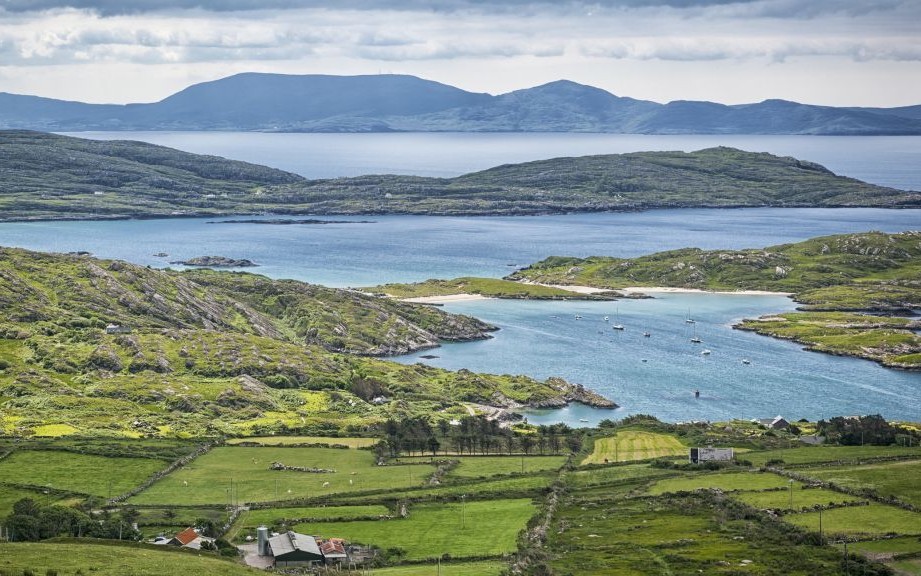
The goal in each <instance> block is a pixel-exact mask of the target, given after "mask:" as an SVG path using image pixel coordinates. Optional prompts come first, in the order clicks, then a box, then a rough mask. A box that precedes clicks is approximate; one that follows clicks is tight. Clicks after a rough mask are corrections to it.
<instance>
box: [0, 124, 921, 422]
mask: <svg viewBox="0 0 921 576" xmlns="http://www.w3.org/2000/svg"><path fill="white" fill-rule="evenodd" d="M77 135H79V136H84V137H95V138H103V139H112V138H122V139H137V140H144V141H148V142H153V143H158V144H164V145H168V146H173V147H176V148H179V149H183V150H188V151H191V152H198V153H208V154H217V155H221V156H225V157H229V158H235V159H240V160H246V161H250V162H256V163H260V164H266V165H270V166H274V167H278V168H282V169H287V170H291V171H294V172H297V173H299V174H302V175H304V176H306V177H310V178H320V177H335V176H349V175H359V174H366V173H398V174H418V175H428V176H454V175H457V174H461V173H465V172H469V171H471V170H479V169H484V168H488V167H491V166H495V165H497V164H501V163H507V162H521V161H528V160H536V159H542V158H550V157H558V156H576V155H583V154H600V153H619V152H631V151H638V150H696V149H700V148H705V147H710V146H717V145H726V146H734V147H737V148H742V149H746V150H752V151H768V152H772V153H775V154H781V155H791V156H795V157H798V158H802V159H807V160H812V161H816V162H819V163H821V164H823V165H826V166H827V167H829V168H830V169H832V170H834V171H835V172H837V173H839V174H843V175H847V176H852V177H856V178H860V179H862V180H866V181H868V182H873V183H877V184H883V185H888V186H894V187H899V188H903V189H914V190H921V138H919V137H879V138H877V137H872V138H866V137H861V138H848V137H807V136H634V135H599V134H546V135H545V134H541V135H534V134H501V135H497V134H367V135H365V134H362V135H354V134H349V135H342V134H250V133H245V134H241V133H175V132H172V133H170V132H158V133H146V132H145V133H124V132H118V133H93V134H88V133H81V134H77ZM321 219H331V220H343V218H342V217H328V218H327V217H322V218H321ZM360 219H361V220H373V221H374V222H373V223H368V224H358V223H355V224H328V225H320V226H318V225H288V226H276V225H254V224H212V223H211V222H214V221H220V220H226V219H213V218H211V219H203V218H198V219H168V220H125V221H113V222H100V221H95V222H18V223H2V224H0V245H3V246H21V247H25V248H31V249H35V250H43V251H53V252H71V251H78V250H85V251H89V252H91V253H93V254H94V255H96V256H99V257H105V258H119V259H124V260H128V261H131V262H135V263H139V264H142V265H150V266H154V267H165V266H168V265H169V264H168V261H169V260H181V259H187V258H191V257H194V256H201V255H206V254H213V255H222V256H228V257H233V258H248V259H250V260H253V261H255V262H256V263H257V264H259V265H260V267H258V268H254V269H249V270H248V271H251V272H256V273H262V274H266V275H268V276H271V277H274V278H295V279H299V280H304V281H308V282H314V283H318V284H325V285H330V286H340V287H344V286H365V285H373V284H379V283H385V282H408V281H419V280H424V279H427V278H433V277H439V278H451V277H457V276H464V275H474V276H488V277H501V276H504V275H506V274H508V273H509V272H511V271H512V270H514V269H515V268H516V267H520V266H524V265H527V264H529V263H532V262H535V261H537V260H540V259H542V258H545V257H547V256H550V255H571V256H590V255H596V254H597V255H611V256H622V257H630V256H638V255H642V254H648V253H652V252H656V251H660V250H666V249H673V248H682V247H687V246H697V247H701V248H706V249H717V248H727V249H732V248H755V247H763V246H770V245H775V244H780V243H786V242H795V241H799V240H804V239H806V238H810V237H815V236H821V235H827V234H838V233H846V232H859V231H866V230H881V231H886V232H898V231H902V230H909V229H918V228H921V214H919V211H918V210H879V209H771V208H763V209H733V210H709V209H701V210H658V211H651V212H644V213H620V214H618V213H609V214H568V215H556V216H532V217H480V218H471V217H425V216H374V217H371V218H364V217H363V218H360ZM355 220H359V218H356V219H355ZM160 252H165V253H168V254H169V257H167V258H161V257H156V256H154V254H156V253H160ZM793 306H794V303H793V302H792V301H790V300H789V299H787V298H783V297H776V296H740V295H732V296H726V295H713V294H667V295H661V296H660V297H658V298H656V299H655V300H641V301H633V300H630V301H621V302H618V303H589V302H520V301H494V300H487V301H478V302H464V303H454V304H451V305H449V306H446V309H447V310H449V311H452V312H460V313H467V314H472V315H474V316H477V317H480V318H483V319H485V320H487V321H490V322H493V323H495V324H497V325H498V326H500V327H501V328H502V329H501V330H500V331H499V332H498V333H496V337H495V338H494V339H491V340H488V341H482V342H473V343H465V344H447V345H445V346H443V347H442V348H440V349H438V350H435V351H429V352H428V353H429V354H435V355H437V356H439V358H436V359H432V360H429V362H430V363H432V364H434V365H438V366H443V367H446V368H452V369H458V368H468V369H471V370H479V371H487V372H496V373H523V374H528V375H531V376H535V377H538V378H545V377H547V376H551V375H559V376H563V377H566V378H567V379H570V380H571V381H573V382H577V383H580V384H584V385H586V386H588V387H591V388H593V389H596V390H598V391H599V392H601V393H603V394H605V395H608V396H609V397H611V398H612V399H614V400H615V401H617V402H618V403H619V404H621V405H622V408H620V409H618V410H615V411H613V412H612V411H599V410H594V409H591V408H586V407H583V406H572V407H570V408H567V409H565V410H557V411H548V412H541V413H530V414H529V415H528V417H529V419H530V420H531V421H532V422H553V421H566V422H568V423H570V424H574V425H580V424H585V422H582V421H583V420H585V421H587V422H588V423H596V422H597V421H598V420H600V419H601V418H609V417H613V418H618V417H621V416H623V415H627V414H636V413H650V414H653V415H655V416H657V417H660V418H663V419H665V420H673V421H678V420H680V421H685V420H717V419H724V418H729V417H744V418H751V417H769V416H774V415H776V414H783V415H784V416H786V417H787V418H794V419H795V418H799V417H806V418H809V419H815V418H821V417H828V416H832V415H839V414H843V415H849V414H865V413H882V414H883V415H884V416H886V417H888V418H902V419H908V420H915V421H921V395H919V394H921V392H919V391H921V374H918V373H905V372H898V371H894V370H889V369H885V368H882V367H880V366H878V365H876V364H874V363H872V362H868V361H863V360H857V359H850V358H840V357H834V356H828V355H823V354H818V353H811V352H805V351H803V350H801V347H800V346H799V345H796V344H793V343H790V342H784V341H779V340H774V339H770V338H766V337H761V336H757V335H754V334H750V333H742V332H739V331H734V330H732V329H731V324H732V323H733V322H735V321H737V320H738V319H741V318H743V317H754V316H758V315H761V314H767V313H772V312H778V311H781V310H789V309H791V308H792V307H793ZM689 309H690V310H693V313H694V315H695V317H697V319H698V323H697V329H698V330H699V331H700V334H701V336H702V338H703V339H704V343H703V344H702V345H699V346H695V345H692V344H690V342H689V335H688V333H687V330H688V326H687V325H685V324H684V322H683V318H684V317H685V315H686V314H687V311H688V310H689ZM615 313H616V314H617V317H618V321H620V322H621V323H623V324H625V325H626V326H627V330H625V331H624V332H623V333H613V332H612V331H611V330H610V329H609V327H606V326H605V325H604V322H603V321H602V320H601V318H603V316H612V315H613V314H615ZM576 315H580V316H582V317H583V319H582V320H580V321H576V320H575V316H576ZM645 330H649V331H650V332H651V333H652V337H651V338H648V339H646V338H642V336H641V333H642V332H643V331H645ZM700 346H703V347H707V348H708V349H710V350H711V352H712V353H711V354H710V355H708V356H703V355H701V354H700V351H701V350H700ZM421 355H422V354H415V355H409V356H406V357H402V358H397V359H396V360H397V361H400V362H417V361H420V360H421V359H420V358H419V357H420V356H421ZM742 358H747V359H749V360H750V361H751V363H750V364H742V362H741V359H742ZM644 359H645V360H646V362H643V360H644ZM694 390H700V392H701V396H700V398H694V394H693V392H694Z"/></svg>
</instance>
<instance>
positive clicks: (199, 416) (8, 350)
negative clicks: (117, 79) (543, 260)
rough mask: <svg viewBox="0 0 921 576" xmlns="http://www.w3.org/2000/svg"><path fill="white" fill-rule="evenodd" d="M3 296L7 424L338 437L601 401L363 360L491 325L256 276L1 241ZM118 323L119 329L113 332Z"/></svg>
mask: <svg viewBox="0 0 921 576" xmlns="http://www.w3.org/2000/svg"><path fill="white" fill-rule="evenodd" d="M0 306H2V307H3V309H4V310H5V312H6V313H5V315H4V318H3V319H2V321H0V406H2V408H3V409H2V411H0V432H2V433H7V434H17V435H19V434H45V435H60V434H75V433H92V434H100V435H127V436H140V435H164V436H169V435H180V436H200V435H213V434H229V435H241V434H242V435H247V434H260V433H261V434H265V433H274V432H285V431H291V430H297V431H299V432H302V433H310V432H311V431H313V432H318V433H325V434H328V433H337V432H339V431H343V430H346V429H349V428H354V429H360V428H361V427H362V426H365V425H367V424H369V423H374V422H379V421H382V420H384V419H386V418H388V417H394V418H402V417H406V416H410V415H414V414H422V413H440V414H441V416H440V417H441V418H453V417H455V416H457V415H464V414H467V408H466V407H464V406H462V405H461V403H462V402H475V403H479V404H488V405H494V406H509V405H511V404H513V403H515V402H518V403H524V404H535V405H536V404H541V403H550V404H557V403H561V402H562V403H565V402H566V401H568V400H571V399H581V400H585V401H587V402H600V401H601V399H600V398H598V397H594V396H592V395H591V394H589V393H587V392H585V391H583V390H581V389H580V388H578V387H573V386H571V385H569V384H568V383H566V382H563V381H562V380H558V379H551V380H549V381H548V382H546V383H542V382H538V381H535V380H533V379H530V378H526V377H519V376H491V375H480V374H474V373H471V372H467V371H460V372H449V371H446V370H440V369H435V368H431V367H428V366H423V365H415V366H406V365H402V364H396V363H391V362H385V361H382V360H374V359H371V358H366V357H364V356H367V355H371V354H385V353H396V352H403V351H408V350H416V349H420V348H426V347H431V346H436V345H438V343H439V342H440V341H442V340H448V339H453V340H462V339H472V338H483V337H486V335H487V333H488V331H489V330H492V329H493V328H492V327H491V326H488V325H486V324H483V323H482V322H479V321H478V320H475V319H473V318H469V317H465V316H457V315H451V314H447V313H445V312H442V311H440V310H438V309H435V308H431V307H423V306H419V305H412V304H404V303H400V302H395V301H391V300H389V299H384V298H376V297H373V296H367V295H363V294H360V293H356V292H353V291H345V290H336V289H330V288H322V287H317V286H311V285H307V284H304V283H301V282H295V281H273V280H269V279H268V278H264V277H262V276H254V275H251V274H242V273H224V272H212V271H195V272H186V273H179V272H173V271H169V270H166V271H164V270H154V269H150V268H146V267H142V266H136V265H132V264H128V263H125V262H120V261H108V260H97V259H94V258H90V257H86V256H78V255H55V254H40V253H35V252H29V251H26V250H20V249H0ZM109 324H117V325H119V326H121V327H122V328H123V329H125V332H124V333H107V331H106V327H107V325H109ZM375 398H377V400H375ZM372 400H374V401H373V402H372Z"/></svg>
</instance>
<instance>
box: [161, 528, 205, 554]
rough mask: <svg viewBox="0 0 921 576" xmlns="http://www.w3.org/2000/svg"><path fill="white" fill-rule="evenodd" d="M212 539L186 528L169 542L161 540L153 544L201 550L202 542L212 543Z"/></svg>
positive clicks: (193, 529)
mask: <svg viewBox="0 0 921 576" xmlns="http://www.w3.org/2000/svg"><path fill="white" fill-rule="evenodd" d="M213 541H214V538H207V537H204V536H202V535H201V534H199V533H198V531H197V530H195V528H186V529H185V530H183V531H182V532H179V533H177V534H176V535H175V536H173V537H172V538H170V539H169V540H162V541H159V542H155V543H156V544H166V545H168V546H181V547H183V548H192V549H193V550H201V545H202V543H203V542H213Z"/></svg>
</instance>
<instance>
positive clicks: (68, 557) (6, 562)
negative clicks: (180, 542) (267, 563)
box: [0, 541, 262, 576]
mask: <svg viewBox="0 0 921 576" xmlns="http://www.w3.org/2000/svg"><path fill="white" fill-rule="evenodd" d="M25 570H31V572H32V573H33V574H36V575H40V574H41V575H44V574H52V573H57V574H59V575H61V576H64V575H67V576H71V575H72V574H92V575H94V576H174V575H175V574H194V575H195V576H253V575H255V574H259V573H261V572H262V571H261V570H254V569H252V568H247V567H245V566H241V565H239V564H236V563H235V562H232V561H229V560H222V559H220V558H218V557H216V556H212V555H203V554H199V553H194V554H193V553H186V552H184V551H177V549H176V548H166V547H160V546H157V547H154V546H140V545H137V544H134V545H127V546H126V545H109V544H108V543H104V541H98V542H97V543H94V542H92V541H80V542H79V543H75V542H67V543H53V542H23V543H19V542H17V543H6V544H3V543H0V572H5V573H7V574H11V575H13V574H15V575H16V576H19V575H20V574H23V573H24V571H25ZM52 571H56V572H52Z"/></svg>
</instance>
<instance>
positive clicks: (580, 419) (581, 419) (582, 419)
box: [579, 418, 588, 422]
mask: <svg viewBox="0 0 921 576" xmlns="http://www.w3.org/2000/svg"><path fill="white" fill-rule="evenodd" d="M579 422H588V420H586V419H585V418H579Z"/></svg>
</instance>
